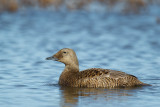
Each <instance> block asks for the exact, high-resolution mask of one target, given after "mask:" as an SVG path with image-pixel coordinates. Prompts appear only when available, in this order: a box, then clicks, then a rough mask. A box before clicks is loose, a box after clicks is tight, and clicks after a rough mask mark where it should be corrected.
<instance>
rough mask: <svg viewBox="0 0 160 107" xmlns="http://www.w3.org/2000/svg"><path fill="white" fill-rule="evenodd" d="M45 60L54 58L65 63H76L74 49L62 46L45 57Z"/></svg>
mask: <svg viewBox="0 0 160 107" xmlns="http://www.w3.org/2000/svg"><path fill="white" fill-rule="evenodd" d="M46 60H54V61H59V62H62V63H64V64H65V65H73V64H76V65H78V59H77V56H76V53H75V52H74V50H72V49H69V48H63V49H61V50H60V51H58V52H57V53H56V54H54V55H53V56H51V57H47V58H46Z"/></svg>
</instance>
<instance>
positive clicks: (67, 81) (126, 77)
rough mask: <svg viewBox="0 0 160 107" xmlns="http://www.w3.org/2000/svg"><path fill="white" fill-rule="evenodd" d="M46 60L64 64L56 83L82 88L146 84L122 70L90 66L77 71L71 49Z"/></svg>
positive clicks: (66, 49)
mask: <svg viewBox="0 0 160 107" xmlns="http://www.w3.org/2000/svg"><path fill="white" fill-rule="evenodd" d="M46 60H54V61H58V62H61V63H64V64H65V68H64V70H63V72H62V73H61V75H60V77H59V82H58V84H59V85H60V86H67V87H83V88H99V87H101V88H116V87H136V86H146V85H149V84H146V83H143V82H141V81H140V80H138V78H137V77H136V76H134V75H131V74H127V73H125V72H122V71H116V70H111V69H102V68H90V69H86V70H83V71H79V62H78V59H77V55H76V53H75V51H74V50H73V49H70V48H63V49H61V50H59V51H58V52H57V53H56V54H54V55H52V56H51V57H47V58H46Z"/></svg>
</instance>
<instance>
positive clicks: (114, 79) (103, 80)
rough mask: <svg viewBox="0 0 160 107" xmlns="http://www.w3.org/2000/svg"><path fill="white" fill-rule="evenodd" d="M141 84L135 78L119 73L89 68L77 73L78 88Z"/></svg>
mask: <svg viewBox="0 0 160 107" xmlns="http://www.w3.org/2000/svg"><path fill="white" fill-rule="evenodd" d="M137 84H142V82H140V81H139V80H138V79H137V77H135V76H133V75H130V74H126V73H124V72H121V71H115V70H110V69H101V68H91V69H87V70H84V71H81V72H79V76H78V86H79V87H117V86H124V87H125V86H134V85H137Z"/></svg>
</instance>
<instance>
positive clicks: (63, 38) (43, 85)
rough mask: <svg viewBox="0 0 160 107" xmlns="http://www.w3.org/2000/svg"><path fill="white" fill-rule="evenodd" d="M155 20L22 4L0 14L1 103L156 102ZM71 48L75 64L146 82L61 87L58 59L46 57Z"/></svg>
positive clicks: (16, 106) (158, 28)
mask: <svg viewBox="0 0 160 107" xmlns="http://www.w3.org/2000/svg"><path fill="white" fill-rule="evenodd" d="M159 34H160V24H158V23H157V22H156V16H155V15H154V14H151V13H150V14H139V15H121V14H108V13H106V12H92V11H51V10H41V9H40V10H34V9H33V10H32V9H31V10H25V11H18V12H16V13H3V14H1V15H0V106H1V107H98V106H99V107H104V106H105V107H106V106H107V107H117V106H119V107H128V106H130V107H149V106H152V107H159V105H160V102H159V101H160V74H159V72H160V35H159ZM61 48H72V49H74V50H75V51H76V53H77V56H78V59H79V63H80V70H84V69H87V68H93V67H97V68H107V69H114V70H121V71H124V72H126V73H129V74H132V75H135V76H137V77H138V78H139V79H140V80H141V81H143V82H145V83H148V84H151V85H152V86H149V87H139V88H133V89H105V88H96V89H94V88H66V87H60V86H59V85H58V79H59V76H60V74H61V72H62V70H63V69H64V65H63V64H62V63H58V62H54V61H46V60H45V58H46V57H48V56H51V55H52V54H54V53H56V52H57V51H58V50H59V49H61Z"/></svg>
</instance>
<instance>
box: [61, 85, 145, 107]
mask: <svg viewBox="0 0 160 107" xmlns="http://www.w3.org/2000/svg"><path fill="white" fill-rule="evenodd" d="M141 88H143V87H135V88H113V89H107V88H75V87H65V86H61V87H60V90H61V101H60V105H61V106H62V107H71V106H77V105H78V104H79V103H84V104H85V103H86V104H87V103H94V102H93V101H95V102H98V101H105V102H106V101H112V100H114V101H115V100H118V101H122V100H123V101H126V99H128V97H129V96H132V94H133V93H135V91H136V90H137V89H141ZM91 101H92V102H91Z"/></svg>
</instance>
